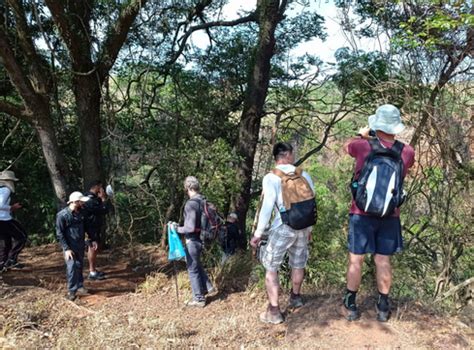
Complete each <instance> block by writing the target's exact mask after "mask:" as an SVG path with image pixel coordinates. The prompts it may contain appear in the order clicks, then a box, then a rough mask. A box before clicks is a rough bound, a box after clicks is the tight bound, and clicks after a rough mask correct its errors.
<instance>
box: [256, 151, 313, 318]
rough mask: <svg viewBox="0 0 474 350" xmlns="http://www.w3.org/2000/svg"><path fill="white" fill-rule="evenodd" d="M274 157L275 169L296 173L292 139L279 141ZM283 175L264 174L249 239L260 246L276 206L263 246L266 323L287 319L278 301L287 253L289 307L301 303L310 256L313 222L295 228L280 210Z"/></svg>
mask: <svg viewBox="0 0 474 350" xmlns="http://www.w3.org/2000/svg"><path fill="white" fill-rule="evenodd" d="M273 157H274V159H275V164H276V169H278V170H281V171H282V172H284V173H285V174H289V173H294V172H295V170H296V168H295V166H294V165H293V163H294V161H295V158H294V154H293V147H292V146H291V145H290V144H289V143H283V142H280V143H277V144H276V145H275V146H274V147H273ZM302 176H303V177H304V178H305V179H306V180H307V182H308V184H309V185H310V187H311V190H312V191H313V193H314V185H313V181H312V180H311V178H310V176H309V175H308V174H307V173H306V172H303V173H302ZM281 188H282V186H281V179H280V177H279V176H277V175H276V174H274V173H269V174H267V175H265V177H264V178H263V189H262V191H263V203H262V207H261V209H260V215H259V218H258V225H257V229H256V230H255V233H254V236H253V238H252V239H251V241H250V244H251V245H252V246H253V247H257V246H258V244H259V242H260V240H261V238H262V235H263V234H264V231H266V228H267V226H268V224H269V222H270V219H271V217H272V213H273V211H274V209H275V208H278V210H275V215H274V219H273V222H272V223H271V227H270V232H269V237H268V243H267V244H266V245H265V246H263V247H262V252H261V261H262V264H263V266H264V267H265V270H266V275H265V286H266V289H267V295H268V301H269V305H268V308H267V310H266V311H265V312H263V313H262V314H261V315H260V320H261V321H263V322H265V323H273V324H278V323H281V322H283V321H284V319H283V315H282V313H281V311H280V307H279V304H278V291H279V288H280V286H279V281H278V270H279V268H280V265H281V264H282V262H283V258H284V257H285V254H286V253H288V255H289V263H290V266H291V282H292V290H291V295H290V307H295V308H296V307H301V306H302V305H303V300H302V298H301V295H300V289H301V284H302V283H303V277H304V268H305V267H306V263H307V260H308V242H309V240H310V235H311V228H312V227H311V226H310V227H307V228H305V229H302V230H295V229H293V228H291V227H290V226H288V225H286V224H284V223H283V222H282V219H281V215H280V211H284V210H285V206H284V203H283V195H282V189H281Z"/></svg>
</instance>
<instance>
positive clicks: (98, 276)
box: [87, 271, 105, 281]
mask: <svg viewBox="0 0 474 350" xmlns="http://www.w3.org/2000/svg"><path fill="white" fill-rule="evenodd" d="M87 278H88V279H90V280H94V281H98V280H105V273H103V272H100V271H94V272H89V276H88V277H87Z"/></svg>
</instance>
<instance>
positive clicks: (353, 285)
mask: <svg viewBox="0 0 474 350" xmlns="http://www.w3.org/2000/svg"><path fill="white" fill-rule="evenodd" d="M368 123H369V126H368V127H365V128H362V129H360V130H359V136H360V138H355V139H351V140H349V141H348V142H347V143H346V144H345V146H344V148H345V151H346V152H347V153H348V154H349V155H350V156H351V157H353V158H355V171H354V181H353V182H352V184H351V186H353V184H354V182H355V183H357V184H358V185H357V186H354V187H356V188H357V187H358V186H361V184H362V182H358V179H359V176H363V175H362V174H363V173H364V171H365V170H366V169H368V168H367V167H368V166H367V164H368V163H369V162H370V160H369V158H371V157H373V155H374V154H375V152H376V151H375V149H377V150H378V151H377V152H381V153H380V154H383V153H386V154H392V155H395V156H394V158H393V159H395V160H396V161H397V164H399V168H398V169H399V173H398V174H399V175H398V176H399V177H397V178H398V179H400V181H399V183H401V185H403V178H404V177H405V176H406V174H407V170H408V169H409V168H410V167H411V166H413V163H414V159H415V151H414V150H413V148H412V147H411V146H409V145H405V144H403V143H401V142H399V141H396V140H395V136H396V135H397V134H399V133H400V132H402V131H403V130H404V129H405V125H403V123H402V120H401V117H400V111H399V110H398V108H397V107H395V106H393V105H390V104H385V105H382V106H380V107H379V108H377V111H376V113H375V114H374V115H371V116H370V117H369V118H368ZM381 157H383V156H381ZM372 159H373V158H372ZM382 161H383V160H382ZM372 169H373V168H372ZM378 170H379V174H378V175H376V176H379V177H380V176H382V175H380V174H381V173H382V172H381V170H380V165H379V166H378ZM375 173H376V174H377V171H375ZM392 176H394V175H392ZM386 180H387V179H385V178H383V179H382V180H381V182H380V183H382V182H385V183H388V182H390V181H386ZM372 183H376V181H372ZM363 185H364V186H368V182H367V183H364V184H363ZM374 186H375V185H374ZM368 188H369V187H365V190H366V191H367V192H365V193H366V194H367V193H368ZM393 188H395V187H393ZM372 191H375V190H373V189H372ZM390 191H391V192H392V193H394V190H393V189H392V187H390V190H389V192H390ZM354 193H357V192H356V190H355V191H354V192H353V197H354ZM397 193H399V191H397ZM389 195H390V193H389ZM393 196H395V195H393ZM367 197H368V195H367ZM384 198H392V197H390V196H386V197H384ZM390 200H391V199H390ZM384 203H385V204H384ZM386 203H387V199H385V202H383V201H382V204H384V205H385V208H386V207H387V204H386ZM369 204H370V203H369ZM368 208H369V206H368V205H367V206H365V207H364V208H363V209H365V210H363V209H361V208H359V206H358V205H357V204H356V201H355V199H353V200H352V205H351V209H350V212H349V213H350V215H349V234H348V250H349V261H348V267H347V289H346V293H345V295H344V300H343V307H342V310H343V313H344V314H345V316H346V318H347V320H349V321H355V320H357V319H358V318H359V317H360V313H359V311H358V309H357V304H356V293H357V291H358V289H359V286H360V283H361V278H362V266H363V263H364V258H365V254H373V255H374V261H375V266H376V280H377V287H378V297H377V304H376V309H377V320H378V321H380V322H386V321H388V319H389V317H390V305H389V301H388V294H389V292H390V287H391V283H392V270H391V265H390V256H391V255H393V254H395V253H397V252H400V251H401V250H402V248H403V241H402V235H401V225H400V209H399V208H398V207H396V208H394V209H393V211H392V212H390V213H387V215H386V216H384V214H382V216H376V215H374V214H369V213H367V212H366V211H367V210H368ZM384 213H385V210H384Z"/></svg>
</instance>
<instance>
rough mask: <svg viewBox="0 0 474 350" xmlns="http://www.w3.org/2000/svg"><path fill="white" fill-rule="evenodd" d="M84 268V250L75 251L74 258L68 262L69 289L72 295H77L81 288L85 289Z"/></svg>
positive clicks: (67, 277)
mask: <svg viewBox="0 0 474 350" xmlns="http://www.w3.org/2000/svg"><path fill="white" fill-rule="evenodd" d="M83 266H84V250H83V251H82V252H77V251H74V258H73V259H70V260H67V261H66V279H67V289H68V291H69V292H70V293H75V292H76V291H77V290H78V289H79V288H82V287H84V277H83V276H82V268H83Z"/></svg>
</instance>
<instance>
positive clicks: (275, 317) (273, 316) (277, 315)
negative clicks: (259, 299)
mask: <svg viewBox="0 0 474 350" xmlns="http://www.w3.org/2000/svg"><path fill="white" fill-rule="evenodd" d="M260 321H262V322H264V323H271V324H279V323H283V322H284V321H285V320H284V318H283V315H282V313H281V312H280V310H277V311H276V312H273V311H271V310H270V306H268V308H267V310H266V311H264V312H262V313H261V314H260Z"/></svg>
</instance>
